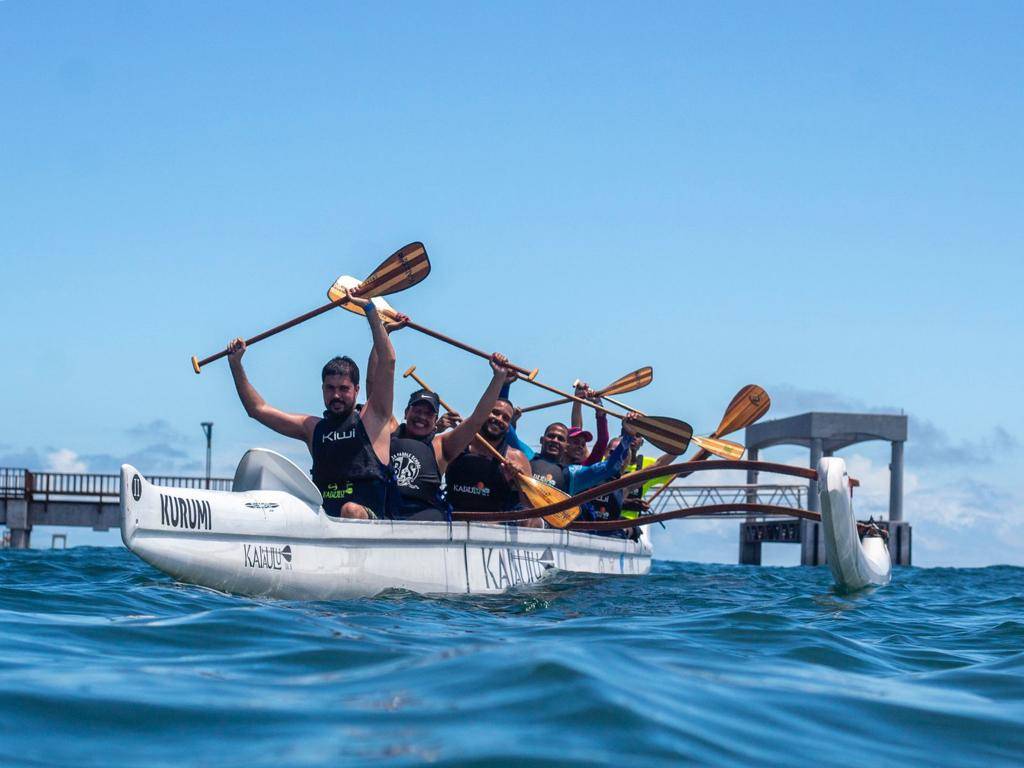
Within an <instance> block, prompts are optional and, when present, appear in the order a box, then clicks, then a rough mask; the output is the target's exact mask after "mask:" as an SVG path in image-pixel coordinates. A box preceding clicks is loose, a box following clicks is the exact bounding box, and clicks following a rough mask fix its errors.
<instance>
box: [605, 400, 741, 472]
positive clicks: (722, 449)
mask: <svg viewBox="0 0 1024 768" xmlns="http://www.w3.org/2000/svg"><path fill="white" fill-rule="evenodd" d="M605 400H607V401H608V402H610V403H615V405H617V406H619V407H620V408H625V409H626V410H627V411H630V410H631V411H633V412H634V413H642V411H637V410H636V409H633V408H630V407H629V406H628V405H626V404H625V403H622V402H619V401H618V400H616V399H615V398H614V397H607V396H606V397H605ZM690 439H691V440H692V441H693V442H695V443H696V444H697V445H699V446H700V448H701V450H702V451H707V452H710V453H713V454H715V456H721V457H722V458H723V459H730V460H732V461H736V460H737V459H742V458H743V454H744V452H745V451H746V450H747V449H746V448H744V447H743V446H742V445H740V444H739V443H734V442H733V441H732V440H721V439H719V438H718V437H717V436H715V435H711V436H710V437H701V436H700V435H694V436H693V437H691V438H690Z"/></svg>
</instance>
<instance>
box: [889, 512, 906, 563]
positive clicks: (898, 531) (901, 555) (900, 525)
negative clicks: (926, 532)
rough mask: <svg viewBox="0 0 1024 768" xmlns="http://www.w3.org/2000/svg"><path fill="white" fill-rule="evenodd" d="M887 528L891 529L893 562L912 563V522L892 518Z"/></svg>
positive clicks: (890, 538) (890, 550)
mask: <svg viewBox="0 0 1024 768" xmlns="http://www.w3.org/2000/svg"><path fill="white" fill-rule="evenodd" d="M886 528H887V529H888V530H889V557H890V558H892V564H893V565H910V564H911V562H910V561H911V558H912V554H911V549H912V548H911V544H912V537H911V529H910V523H904V522H902V521H899V522H893V521H891V520H890V521H889V524H888V525H887V526H886Z"/></svg>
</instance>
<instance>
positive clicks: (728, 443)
mask: <svg viewBox="0 0 1024 768" xmlns="http://www.w3.org/2000/svg"><path fill="white" fill-rule="evenodd" d="M691 439H692V440H693V442H695V443H696V444H697V445H699V446H700V447H701V448H702V449H703V450H704V451H707V452H708V453H713V454H715V456H721V457H722V458H723V459H731V460H733V461H738V460H739V459H742V458H743V454H744V453H745V452H746V450H747V449H746V448H744V447H743V446H742V445H740V444H739V443H734V442H733V441H732V440H721V439H719V438H716V437H700V436H698V435H694V436H693V438H691Z"/></svg>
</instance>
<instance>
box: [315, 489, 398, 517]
mask: <svg viewBox="0 0 1024 768" xmlns="http://www.w3.org/2000/svg"><path fill="white" fill-rule="evenodd" d="M387 500H388V486H387V483H386V482H383V481H377V480H366V481H358V480H356V481H353V482H352V483H351V491H350V492H348V493H346V494H345V495H344V496H342V497H340V498H330V499H328V498H325V499H324V512H326V513H327V514H328V515H329V516H330V517H341V508H342V507H343V506H344V505H345V504H358V505H359V506H361V507H362V508H363V509H365V510H366V511H367V512H368V513H369V515H370V519H371V520H375V519H380V518H382V517H387V510H388V505H387Z"/></svg>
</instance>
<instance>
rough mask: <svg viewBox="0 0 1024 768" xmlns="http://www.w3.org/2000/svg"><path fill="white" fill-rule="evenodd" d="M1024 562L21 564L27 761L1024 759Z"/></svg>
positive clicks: (21, 690)
mask: <svg viewBox="0 0 1024 768" xmlns="http://www.w3.org/2000/svg"><path fill="white" fill-rule="evenodd" d="M1022 762H1024V569H1020V568H1010V567H993V568H984V569H970V570H957V569H929V570H922V569H898V570H897V571H896V573H895V576H894V583H893V584H892V585H891V586H889V587H886V588H883V589H877V590H874V591H867V592H861V593H858V594H855V595H846V596H844V595H838V594H836V593H835V592H834V591H833V589H832V587H831V583H830V579H829V575H828V571H827V569H823V568H816V569H811V568H784V569H783V568H755V567H741V566H720V565H695V564H684V563H668V562H658V563H656V564H655V567H654V571H653V573H652V574H651V575H650V576H647V577H640V578H624V577H595V576H566V577H563V578H560V579H557V580H555V581H553V582H551V583H550V584H546V585H545V586H543V587H542V588H533V589H528V590H524V591H520V592H514V593H510V594H506V595H501V596H495V597H468V596H467V597H457V598H430V597H421V596H417V595H412V594H406V593H392V594H386V595H383V596H380V597H377V598H374V599H363V600H353V601H347V602H332V603H291V602H279V601H266V600H254V599H249V598H240V597H232V596H227V595H223V594H219V593H215V592H212V591H209V590H205V589H202V588H197V587H192V586H185V585H181V584H176V583H174V582H173V581H172V580H171V579H169V578H168V577H166V576H164V575H162V574H160V573H159V572H157V571H155V570H153V569H152V568H150V567H149V566H147V565H146V564H144V563H142V562H141V561H139V560H137V559H136V558H135V557H134V556H133V555H131V554H130V553H129V552H127V551H126V550H123V549H115V548H90V547H80V548H76V549H71V550H66V551H18V552H14V551H4V552H0V764H2V765H4V766H175V768H179V767H180V766H183V765H203V766H206V765H210V766H245V767H246V768H253V767H254V766H275V767H280V766H326V765H330V766H348V765H370V764H372V765H387V766H391V765H394V766H404V765H420V764H433V765H440V766H454V765H580V766H582V765H615V766H634V765H638V766H639V765H652V766H653V765H663V766H669V765H680V764H714V765H737V766H739V765H742V766H749V765H807V764H816V765H843V766H848V765H854V764H861V763H864V764H866V765H870V766H883V765H901V766H902V765H962V766H979V765H1021V764H1022Z"/></svg>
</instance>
